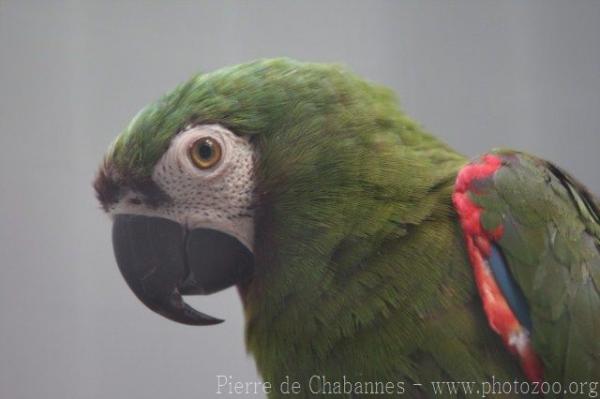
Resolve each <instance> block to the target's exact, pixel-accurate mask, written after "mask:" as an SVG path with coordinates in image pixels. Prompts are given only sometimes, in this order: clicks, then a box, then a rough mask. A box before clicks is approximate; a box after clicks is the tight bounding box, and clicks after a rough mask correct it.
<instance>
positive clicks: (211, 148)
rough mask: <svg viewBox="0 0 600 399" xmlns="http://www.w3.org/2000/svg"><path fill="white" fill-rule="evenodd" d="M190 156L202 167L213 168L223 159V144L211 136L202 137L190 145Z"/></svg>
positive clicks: (195, 163)
mask: <svg viewBox="0 0 600 399" xmlns="http://www.w3.org/2000/svg"><path fill="white" fill-rule="evenodd" d="M190 158H191V160H192V162H193V163H194V165H196V166H197V167H198V168H200V169H208V168H212V167H213V166H215V165H216V164H217V162H219V161H220V160H221V145H220V144H219V143H218V142H217V141H216V140H214V139H212V138H210V137H202V138H200V139H198V140H196V141H195V142H194V144H192V146H191V147H190Z"/></svg>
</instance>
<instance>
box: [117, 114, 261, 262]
mask: <svg viewBox="0 0 600 399" xmlns="http://www.w3.org/2000/svg"><path fill="white" fill-rule="evenodd" d="M204 138H210V139H212V140H214V142H216V144H217V145H218V146H219V147H220V149H221V158H220V160H219V161H218V162H216V163H215V164H214V165H213V166H212V167H209V168H206V169H202V168H199V167H198V166H197V165H196V164H195V163H194V162H193V161H192V158H191V154H190V151H191V150H192V148H193V147H194V145H195V144H196V142H198V140H201V139H204ZM152 179H153V180H154V182H155V183H156V184H157V185H158V186H159V187H160V188H161V189H162V190H163V191H164V192H165V193H166V194H167V195H168V196H169V197H170V198H171V201H170V202H168V203H166V204H161V205H160V206H158V207H155V208H151V207H148V206H147V205H144V204H143V203H141V204H135V203H132V201H131V200H132V199H134V198H136V197H137V194H136V193H135V192H129V193H127V194H126V195H125V196H124V197H123V198H122V199H121V200H120V201H119V203H118V204H116V205H115V206H114V207H111V215H115V214H120V213H128V214H138V215H147V216H156V217H163V218H166V219H171V220H174V221H176V222H178V223H180V224H182V225H184V226H186V227H187V228H188V229H195V228H209V229H213V230H218V231H221V232H223V233H227V234H229V235H231V236H233V237H235V238H237V239H238V240H239V241H240V242H241V243H242V244H244V245H245V246H246V247H247V248H248V249H249V250H250V251H251V252H252V251H253V244H254V213H253V211H252V209H251V206H252V203H253V193H254V147H253V146H252V144H251V143H250V141H249V138H247V137H240V136H237V135H236V134H234V133H232V132H231V131H229V130H227V129H225V128H224V127H222V126H220V125H197V126H191V127H189V128H187V129H185V130H183V131H182V132H180V133H178V134H177V136H175V137H174V138H173V140H172V141H171V145H170V147H169V149H168V150H167V152H166V153H165V154H164V155H163V156H162V158H161V159H160V160H159V162H158V163H157V164H156V166H155V167H154V172H153V173H152ZM133 202H136V201H133Z"/></svg>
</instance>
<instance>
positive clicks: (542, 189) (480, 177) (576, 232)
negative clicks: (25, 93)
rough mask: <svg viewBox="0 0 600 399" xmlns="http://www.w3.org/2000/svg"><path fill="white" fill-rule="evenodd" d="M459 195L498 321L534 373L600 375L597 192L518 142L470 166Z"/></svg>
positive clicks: (472, 252) (481, 280)
mask: <svg viewBox="0 0 600 399" xmlns="http://www.w3.org/2000/svg"><path fill="white" fill-rule="evenodd" d="M453 200H454V204H455V207H456V209H457V213H458V214H459V217H460V220H461V226H462V228H463V232H464V236H465V240H466V244H467V249H468V252H469V257H470V260H471V264H472V266H473V270H474V275H475V280H476V284H477V286H478V289H479V293H480V296H481V298H482V302H483V306H484V310H485V312H486V315H487V317H488V321H489V323H490V326H491V327H492V328H493V329H494V330H495V331H496V332H497V333H498V334H500V335H501V337H502V338H503V340H504V343H505V344H506V345H507V347H508V348H509V349H510V350H511V351H512V352H515V353H516V354H518V356H519V357H520V359H521V364H522V366H523V368H524V371H525V373H526V374H527V376H528V377H529V378H530V379H532V380H539V379H541V378H542V376H543V379H544V380H546V381H563V382H571V381H597V380H598V379H599V378H600V338H599V336H598V335H599V334H600V212H599V209H600V205H599V202H598V200H597V199H596V198H595V197H594V196H593V195H592V194H591V193H590V192H589V191H587V189H585V187H584V186H583V185H582V184H580V183H579V182H577V181H576V180H575V179H574V178H572V177H571V176H569V175H568V174H566V173H565V172H563V171H562V170H561V169H559V168H557V167H556V166H554V165H552V164H550V163H548V162H546V161H543V160H540V159H538V158H535V157H532V156H529V155H526V154H523V153H518V152H512V151H495V152H492V153H489V154H487V155H485V156H483V157H482V158H480V159H478V160H476V161H473V162H471V163H470V164H469V165H467V166H465V167H464V168H463V169H462V170H461V172H460V173H459V176H458V179H457V183H456V187H455V192H454V195H453ZM542 370H543V371H542ZM542 374H543V375H542Z"/></svg>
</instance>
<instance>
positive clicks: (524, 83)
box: [0, 0, 600, 399]
mask: <svg viewBox="0 0 600 399" xmlns="http://www.w3.org/2000/svg"><path fill="white" fill-rule="evenodd" d="M599 40H600V2H598V1H596V2H592V1H575V2H573V1H569V2H567V1H565V2H562V3H559V2H548V1H528V2H525V1H521V0H519V1H504V2H491V1H489V2H486V1H484V2H479V1H470V2H469V1H463V2H431V1H429V2H427V1H426V2H421V1H418V2H417V1H415V2H392V1H389V2H383V1H377V2H345V1H343V2H320V1H319V2H317V1H315V2H277V3H276V2H272V3H271V2H265V1H261V2H248V3H247V2H206V3H205V2H194V3H192V2H176V3H167V2H157V1H154V2H152V1H138V2H136V1H122V2H116V1H114V2H113V1H108V2H107V1H97V2H79V1H71V2H68V1H64V2H52V1H39V2H27V1H25V2H23V1H6V0H0V140H1V141H0V144H1V145H0V184H1V190H0V251H1V252H0V256H1V257H0V259H2V268H1V271H0V273H1V276H0V317H1V318H0V397H2V398H11V399H12V398H57V399H58V398H60V399H66V398H161V397H162V398H164V397H178V396H180V397H187V398H190V397H193V398H210V397H215V396H216V395H215V394H214V392H215V389H216V377H215V376H216V374H227V375H232V376H234V378H236V379H239V380H256V379H257V378H258V377H257V375H256V371H255V368H254V364H253V361H252V359H251V358H249V357H248V356H247V355H246V354H245V350H244V346H243V326H242V313H241V305H240V303H239V300H238V298H237V294H236V293H235V291H233V290H228V291H225V292H223V293H220V294H218V295H215V296H211V297H207V298H194V299H192V303H193V304H196V305H198V304H200V305H201V306H202V309H203V310H205V311H207V312H208V313H211V314H215V315H217V316H223V317H225V318H226V319H227V322H226V323H224V324H223V325H221V326H218V327H213V328H190V327H185V326H181V325H177V324H175V323H171V322H168V321H166V320H165V319H163V318H161V317H159V316H157V315H155V314H153V313H151V312H150V311H147V310H146V309H145V308H144V307H143V306H142V305H141V304H140V303H139V302H138V301H137V300H136V299H135V298H134V296H133V294H132V293H131V292H130V291H129V289H128V288H127V287H126V285H125V282H124V281H123V279H122V278H121V276H120V274H119V272H118V270H117V268H116V266H115V262H114V260H113V255H112V249H111V245H110V225H109V222H108V219H107V218H106V217H105V216H104V215H103V214H102V213H101V212H100V210H99V209H98V205H97V204H96V202H95V200H94V197H93V192H92V189H91V185H90V183H91V180H92V178H93V175H94V172H95V169H96V166H97V165H98V163H99V161H100V159H101V157H102V155H103V153H104V151H105V149H106V147H107V146H108V144H109V143H110V141H111V140H112V139H113V137H114V136H115V135H116V134H117V133H118V132H119V131H120V130H121V129H122V128H123V127H124V126H125V125H126V124H127V122H128V120H129V119H130V118H131V117H132V116H133V115H134V114H135V113H136V112H137V111H138V109H140V108H141V107H142V106H143V105H144V104H146V103H148V102H150V101H152V100H154V99H155V98H156V97H157V96H159V95H160V94H161V93H163V92H164V91H166V90H169V89H171V88H172V87H173V86H174V85H175V84H177V83H179V82H180V81H182V80H185V79H187V78H188V77H189V76H190V75H191V74H192V73H194V72H196V71H200V70H203V71H208V70H212V69H214V68H218V67H221V66H224V65H228V64H234V63H238V62H242V61H247V60H250V59H253V58H257V57H270V56H280V55H287V56H291V57H295V58H298V59H302V60H311V61H335V62H342V63H345V64H347V65H348V66H350V67H351V68H352V69H353V70H354V71H356V72H358V73H360V74H362V75H364V76H366V77H367V78H369V79H371V80H374V81H377V82H380V83H383V84H385V85H388V86H390V87H392V88H393V89H394V90H396V92H397V93H398V94H399V95H400V97H401V99H402V103H403V106H404V108H405V109H406V110H407V111H408V113H409V114H411V115H412V116H413V117H414V118H415V119H417V120H419V121H420V122H421V123H422V124H423V125H424V126H425V127H426V128H428V129H429V130H430V131H432V132H434V133H436V134H437V135H439V136H440V137H442V138H443V139H445V140H446V141H448V142H449V143H450V144H452V145H453V146H454V147H456V148H458V149H460V150H462V151H463V152H464V153H466V154H468V155H471V156H474V155H476V154H478V153H480V152H482V151H485V150H486V149H489V148H491V147H494V146H510V147H514V148H519V149H524V150H527V151H531V152H533V153H536V154H538V155H541V156H543V157H546V158H548V159H552V160H554V161H555V162H557V163H558V164H560V165H562V166H564V167H565V168H567V169H568V170H570V171H572V172H573V173H574V174H575V175H576V176H578V177H579V178H580V179H582V180H583V181H584V182H585V183H587V184H588V185H589V186H590V187H591V188H592V190H593V191H596V192H600V160H599V158H598V156H597V155H598V149H599V148H600V45H599ZM259 397H260V396H259Z"/></svg>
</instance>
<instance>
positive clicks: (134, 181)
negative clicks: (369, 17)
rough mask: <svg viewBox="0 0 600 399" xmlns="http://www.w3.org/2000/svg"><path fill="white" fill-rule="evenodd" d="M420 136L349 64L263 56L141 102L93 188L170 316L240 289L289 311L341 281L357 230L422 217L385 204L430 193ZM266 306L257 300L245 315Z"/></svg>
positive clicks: (135, 275) (117, 237)
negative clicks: (293, 302) (296, 296)
mask: <svg viewBox="0 0 600 399" xmlns="http://www.w3.org/2000/svg"><path fill="white" fill-rule="evenodd" d="M423 137H425V136H423V134H422V133H421V132H420V131H419V129H418V128H417V127H416V125H415V124H413V123H412V122H411V121H410V120H408V119H407V118H406V117H405V116H404V115H403V114H401V113H400V112H399V111H398V109H397V104H396V101H395V99H394V96H393V95H392V94H391V92H390V91H388V90H387V89H384V88H381V87H378V86H374V85H372V84H369V83H367V82H365V81H363V80H361V79H359V78H358V77H356V76H355V75H353V74H351V73H349V72H347V71H346V70H345V69H343V68H340V67H338V66H332V65H322V64H309V63H300V62H296V61H291V60H287V59H274V60H261V61H255V62H251V63H247V64H242V65H238V66H235V67H230V68H225V69H221V70H218V71H216V72H213V73H208V74H201V75H198V76H195V77H193V78H192V79H190V80H189V81H187V82H186V83H184V84H182V85H181V86H179V87H177V88H176V89H175V90H173V91H172V92H170V93H168V94H166V95H165V96H163V97H162V98H160V99H159V100H158V101H156V102H155V103H153V104H151V105H149V106H147V107H146V108H144V109H143V110H142V111H141V112H140V113H139V114H138V115H137V116H136V117H135V118H134V119H133V120H132V121H131V123H130V124H129V126H128V127H127V128H126V129H125V131H124V132H123V133H122V134H121V135H120V136H118V138H117V139H116V140H115V142H114V143H113V145H112V146H111V147H110V149H109V151H108V153H107V155H106V156H105V158H104V161H103V162H102V164H101V166H100V169H99V171H98V174H97V178H96V180H95V183H94V187H95V190H96V193H97V197H98V199H99V201H100V203H101V205H102V208H103V209H104V210H105V211H106V213H108V214H109V216H110V217H111V219H112V221H113V233H112V234H113V246H114V252H115V256H116V260H117V263H118V265H119V268H120V270H121V272H122V274H123V276H124V278H125V280H126V281H127V283H128V285H129V286H130V288H131V289H132V290H133V292H134V293H135V294H136V296H137V297H138V298H139V299H140V300H141V301H142V302H143V303H144V304H145V305H147V306H148V307H149V308H150V309H152V310H154V311H155V312H157V313H159V314H161V315H163V316H165V317H167V318H169V319H171V320H174V321H178V322H181V323H185V324H192V325H207V324H215V323H218V322H220V321H221V320H219V319H217V318H214V317H212V316H209V315H206V314H204V313H201V312H198V311H197V310H195V309H193V308H192V307H191V306H189V305H188V304H186V303H185V301H184V300H183V299H182V295H194V294H210V293H213V292H216V291H219V290H222V289H225V288H227V287H230V286H233V285H237V286H238V287H239V288H240V289H241V291H242V292H243V295H244V296H245V298H244V302H245V303H246V302H247V303H248V304H252V303H258V302H260V303H263V304H267V305H265V306H270V307H271V308H273V307H276V306H278V304H280V305H282V306H283V303H284V302H285V301H286V299H285V298H289V296H290V293H293V292H296V293H298V292H301V293H307V294H308V293H310V292H312V291H314V289H315V288H316V287H324V286H326V285H327V284H331V283H332V281H333V280H334V279H335V278H336V276H335V274H336V270H335V265H336V262H337V261H340V262H341V261H342V260H343V259H342V258H343V257H347V256H350V255H351V254H352V253H353V251H354V244H353V243H355V242H359V241H360V239H361V237H362V238H364V237H375V238H373V239H376V237H378V236H377V234H380V233H381V232H382V231H385V230H386V226H387V224H390V223H391V224H394V223H402V222H403V221H405V220H410V219H411V218H414V217H417V215H416V214H415V213H411V207H410V206H404V207H399V206H397V205H396V206H390V205H389V203H388V201H387V200H388V199H394V200H395V201H396V204H402V203H408V201H409V199H412V200H414V199H415V198H418V193H419V192H421V191H423V190H424V189H425V188H426V187H428V182H429V181H431V178H430V177H429V176H427V175H422V174H421V173H420V172H419V171H420V170H421V168H414V165H416V164H418V163H419V162H423V161H422V157H419V156H418V155H417V154H415V151H414V150H413V149H414V148H417V147H418V145H417V143H421V144H422V140H423ZM417 139H419V140H417ZM427 140H428V139H427ZM408 165H410V167H409V166H408ZM398 181H402V184H401V185H399V184H398ZM383 200H385V202H382V201H383ZM385 204H388V205H385ZM396 227H397V226H396ZM361 245H364V243H363V244H361ZM373 245H375V244H374V243H373ZM356 249H357V251H359V252H360V251H364V248H360V246H357V247H356ZM336 257H337V261H336ZM350 260H351V259H350ZM309 295H310V294H309ZM258 297H260V298H261V299H262V301H258V302H257V301H253V299H256V298H258ZM265 299H270V300H265ZM260 311H261V309H259V306H258V305H257V307H255V308H252V306H251V305H248V309H247V317H250V318H251V317H252V315H253V314H255V313H257V312H260Z"/></svg>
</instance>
